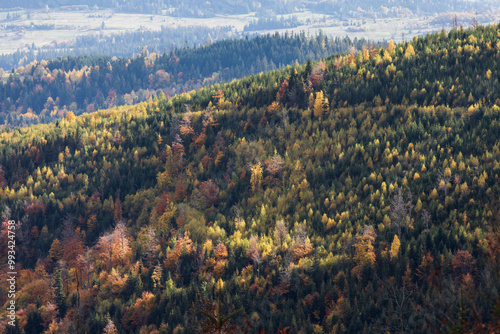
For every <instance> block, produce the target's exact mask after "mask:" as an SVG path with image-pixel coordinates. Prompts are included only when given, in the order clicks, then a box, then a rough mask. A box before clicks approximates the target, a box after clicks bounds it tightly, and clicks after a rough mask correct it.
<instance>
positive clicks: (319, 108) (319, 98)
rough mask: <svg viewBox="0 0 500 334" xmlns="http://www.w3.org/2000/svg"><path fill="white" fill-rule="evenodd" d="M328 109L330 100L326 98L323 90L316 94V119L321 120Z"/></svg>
mask: <svg viewBox="0 0 500 334" xmlns="http://www.w3.org/2000/svg"><path fill="white" fill-rule="evenodd" d="M327 109H328V98H327V97H325V96H324V93H323V91H322V90H320V91H319V92H317V93H316V99H315V100H314V117H317V118H320V117H321V116H322V115H323V113H324V112H325V111H326V110H327Z"/></svg>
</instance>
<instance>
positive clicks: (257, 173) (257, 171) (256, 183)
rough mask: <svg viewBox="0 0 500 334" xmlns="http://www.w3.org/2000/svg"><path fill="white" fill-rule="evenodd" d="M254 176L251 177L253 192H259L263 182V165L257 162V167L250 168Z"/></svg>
mask: <svg viewBox="0 0 500 334" xmlns="http://www.w3.org/2000/svg"><path fill="white" fill-rule="evenodd" d="M250 171H251V172H252V175H251V177H250V183H251V184H252V191H254V192H255V191H257V190H258V189H259V188H260V184H261V182H262V165H261V164H260V162H257V163H256V164H255V165H252V166H251V167H250Z"/></svg>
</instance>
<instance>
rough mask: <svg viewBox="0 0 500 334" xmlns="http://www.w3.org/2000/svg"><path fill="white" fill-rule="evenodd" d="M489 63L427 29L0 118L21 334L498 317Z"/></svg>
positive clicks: (475, 329)
mask: <svg viewBox="0 0 500 334" xmlns="http://www.w3.org/2000/svg"><path fill="white" fill-rule="evenodd" d="M499 60H500V25H498V26H497V25H495V26H490V27H486V28H485V27H477V29H475V30H463V29H459V30H452V31H450V32H449V33H447V32H445V31H442V32H441V33H438V34H433V35H429V36H427V37H425V38H420V39H414V40H413V41H411V42H409V43H403V44H399V45H395V44H394V43H390V44H389V45H388V46H387V47H384V48H370V47H366V48H364V49H363V50H362V51H360V52H359V53H356V52H352V53H350V54H348V55H344V56H332V57H330V58H328V59H326V60H324V61H321V62H307V63H305V64H303V65H296V66H288V67H286V68H284V69H280V70H275V71H271V72H266V73H259V74H256V75H252V76H250V77H245V78H243V79H241V80H238V81H234V82H231V83H226V84H215V85H213V86H210V87H205V88H201V89H199V90H197V91H190V92H187V93H184V94H181V95H176V96H174V97H172V98H166V97H165V96H164V95H163V94H162V95H160V96H159V97H158V98H155V99H154V100H151V101H148V102H144V103H140V104H137V105H135V106H122V107H119V108H114V109H110V110H104V111H99V112H96V113H93V114H85V115H81V116H79V117H74V116H73V115H72V114H67V116H66V117H65V119H63V120H61V121H58V122H56V123H54V124H50V125H35V126H29V127H25V128H19V129H15V130H6V131H4V132H3V133H1V134H0V165H2V169H1V170H0V186H1V188H0V201H1V203H2V204H3V205H4V208H3V216H2V218H3V220H4V221H5V222H4V224H3V229H2V234H1V239H0V245H1V247H0V257H1V261H0V263H2V264H5V263H7V240H8V238H7V229H8V223H7V221H8V220H9V219H12V220H14V221H15V222H16V245H17V253H16V261H17V267H16V268H15V269H16V271H17V272H18V273H19V274H18V278H17V293H16V306H17V308H18V313H17V327H16V330H17V332H18V333H20V330H24V332H25V333H40V332H43V331H45V332H46V333H103V332H104V333H117V332H118V333H201V332H205V333H214V332H215V331H216V330H218V329H220V328H223V329H224V332H228V333H229V332H235V333H239V332H248V333H363V332H364V333H381V332H390V333H421V332H429V333H433V332H440V331H441V332H446V333H448V332H452V333H453V332H456V333H496V332H498V331H500V321H499V319H500V299H499V288H500V277H499V275H500V224H499V223H500V221H499V217H500V183H499V180H498V178H499V176H498V174H499V170H500V140H499V138H500V107H499V105H500V84H499V81H498V78H499V76H500V65H499V64H500V61H499ZM68 64H69V63H68ZM247 65H248V64H247ZM11 270H12V269H11ZM7 271H9V270H7V269H5V270H2V274H0V275H1V277H0V278H1V280H0V281H1V282H2V283H0V285H1V287H2V292H1V293H0V298H1V299H0V304H4V303H6V302H7V300H6V295H7V294H6V291H7V286H6V283H5V282H6V276H5V275H6V274H5V273H6V272H7ZM2 310H3V311H2V312H3V314H5V310H6V308H5V306H4V307H3V309H2ZM5 325H6V322H5V321H2V322H0V326H5ZM203 326H205V330H202V327H203ZM210 326H211V327H210ZM210 328H212V331H210ZM9 330H11V332H12V329H9ZM14 332H15V331H14Z"/></svg>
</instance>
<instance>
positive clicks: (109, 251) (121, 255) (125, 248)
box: [96, 221, 132, 270]
mask: <svg viewBox="0 0 500 334" xmlns="http://www.w3.org/2000/svg"><path fill="white" fill-rule="evenodd" d="M96 249H97V251H98V254H99V255H98V256H99V259H100V260H101V261H102V263H103V264H105V265H107V266H108V270H111V269H112V268H113V266H116V265H121V266H122V267H123V266H125V265H126V264H127V263H128V261H129V260H130V255H131V254H132V248H131V247H130V239H129V234H128V229H127V227H126V226H125V223H124V222H123V221H119V222H118V223H117V224H116V226H115V228H114V230H113V231H112V232H110V233H106V234H104V235H103V236H101V237H100V238H99V241H98V242H97V245H96ZM106 263H107V264H106Z"/></svg>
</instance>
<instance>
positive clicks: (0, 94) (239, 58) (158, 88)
mask: <svg viewBox="0 0 500 334" xmlns="http://www.w3.org/2000/svg"><path fill="white" fill-rule="evenodd" d="M113 38H118V37H113ZM117 43H121V42H120V41H118V42H117ZM365 44H367V41H366V40H364V39H360V40H358V39H354V40H351V39H349V38H348V37H345V38H331V37H328V36H326V35H324V34H322V33H319V34H317V35H313V36H309V35H306V33H305V32H302V33H300V34H293V33H291V34H289V33H285V34H282V35H281V34H278V33H275V34H272V35H271V34H268V35H263V36H256V37H254V38H249V37H247V38H244V39H228V40H224V41H219V42H215V43H210V44H208V45H204V46H199V47H196V48H193V47H188V46H181V47H175V48H173V49H172V50H170V51H169V52H164V53H156V52H151V53H150V52H149V51H148V49H147V48H143V49H142V50H141V51H140V53H138V54H137V55H136V56H135V57H132V58H131V57H123V58H117V57H110V56H99V55H93V56H89V55H82V56H76V57H60V58H58V59H56V60H50V61H46V60H42V61H39V62H38V61H34V62H31V63H30V64H27V65H26V66H21V67H18V68H17V69H16V70H13V73H10V74H9V75H8V76H7V77H6V78H4V81H3V82H0V101H2V102H1V103H0V124H2V125H5V126H10V127H13V126H18V125H26V124H33V123H40V122H49V121H52V120H55V119H60V118H62V117H64V116H65V115H66V114H67V113H68V112H72V113H74V114H77V115H78V114H81V113H82V112H92V111H95V110H98V109H102V108H112V107H113V106H119V105H124V104H128V105H130V104H134V103H137V102H140V101H145V100H147V99H148V98H150V97H151V96H153V95H155V94H159V93H160V92H163V93H164V94H166V95H167V96H172V95H175V94H178V93H182V92H186V91H190V90H192V89H196V88H200V87H202V86H207V85H211V84H214V83H220V82H226V81H231V80H233V79H237V78H241V77H243V76H246V75H250V74H254V73H259V72H263V71H270V70H274V69H277V68H282V67H284V66H287V65H290V64H294V63H295V62H305V61H307V60H308V59H311V60H319V59H321V58H323V57H326V56H328V55H330V54H332V53H346V52H349V51H350V50H351V49H353V48H354V49H356V50H360V49H361V47H362V46H363V45H365Z"/></svg>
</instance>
